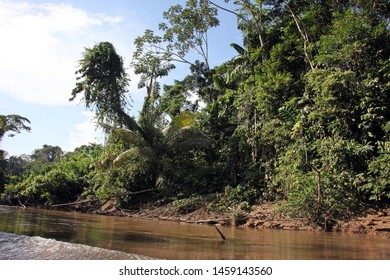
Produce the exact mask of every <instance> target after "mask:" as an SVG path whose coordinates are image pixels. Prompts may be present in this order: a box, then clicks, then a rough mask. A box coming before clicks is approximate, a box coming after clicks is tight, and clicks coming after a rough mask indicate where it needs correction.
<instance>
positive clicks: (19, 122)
mask: <svg viewBox="0 0 390 280" xmlns="http://www.w3.org/2000/svg"><path fill="white" fill-rule="evenodd" d="M29 123H30V121H29V120H28V119H27V118H25V117H22V116H19V115H0V142H1V140H2V139H3V137H4V135H5V134H6V133H9V132H11V133H10V134H9V135H8V136H9V137H14V136H15V133H20V132H21V131H22V130H26V131H30V130H31V128H30V127H29V126H28V124H29ZM4 157H5V156H4V151H3V150H0V193H1V192H2V191H3V189H4V183H5V168H6V160H5V158H4Z"/></svg>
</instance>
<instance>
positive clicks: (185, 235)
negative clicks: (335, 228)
mask: <svg viewBox="0 0 390 280" xmlns="http://www.w3.org/2000/svg"><path fill="white" fill-rule="evenodd" d="M221 230H222V231H223V233H224V235H225V236H226V239H227V240H226V241H222V240H221V239H220V237H219V235H218V233H217V231H216V230H215V228H214V227H213V226H207V225H194V224H185V223H176V222H165V221H164V222H163V221H150V220H140V219H132V218H124V217H108V216H98V215H88V214H80V213H69V212H61V211H48V210H38V209H20V208H11V207H0V232H1V231H3V232H9V233H16V234H21V235H29V236H40V237H44V238H51V239H56V240H59V241H65V242H71V243H78V244H85V245H89V246H93V247H100V248H105V249H110V250H117V251H122V252H127V253H133V254H137V255H145V256H150V257H155V258H165V259H390V250H389V249H390V242H389V240H387V239H383V238H379V237H370V236H364V235H352V234H336V233H317V232H295V231H271V230H248V229H240V228H225V227H224V228H221ZM0 246H1V245H0Z"/></svg>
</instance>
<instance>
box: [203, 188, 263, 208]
mask: <svg viewBox="0 0 390 280" xmlns="http://www.w3.org/2000/svg"><path fill="white" fill-rule="evenodd" d="M257 198H258V195H257V191H256V189H255V188H253V187H248V186H243V185H238V186H236V187H232V186H226V187H225V190H224V193H222V194H219V195H218V197H217V199H216V200H215V201H213V202H211V203H210V204H209V205H208V209H209V210H210V211H213V212H227V213H229V212H234V211H237V210H241V211H249V210H250V208H251V205H253V204H254V203H255V202H256V199H257Z"/></svg>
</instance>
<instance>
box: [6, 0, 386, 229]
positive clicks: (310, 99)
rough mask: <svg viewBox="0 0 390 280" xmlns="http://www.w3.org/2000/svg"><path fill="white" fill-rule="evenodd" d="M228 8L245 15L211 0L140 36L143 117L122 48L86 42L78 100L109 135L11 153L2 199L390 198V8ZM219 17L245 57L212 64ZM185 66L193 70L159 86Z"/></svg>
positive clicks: (319, 208)
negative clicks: (234, 32) (66, 146)
mask: <svg viewBox="0 0 390 280" xmlns="http://www.w3.org/2000/svg"><path fill="white" fill-rule="evenodd" d="M225 2H234V3H233V4H234V6H235V7H236V9H235V10H228V9H226V7H227V6H224V3H220V2H218V3H217V2H215V3H214V2H212V1H207V0H197V1H196V0H189V1H187V3H186V6H185V7H182V6H180V5H176V6H172V7H171V8H170V9H169V10H168V11H167V12H165V13H164V18H165V19H166V22H164V23H162V24H160V26H159V30H157V31H152V30H146V31H145V33H144V34H143V35H142V36H140V37H138V38H137V39H136V40H135V46H136V51H135V53H134V55H133V61H132V63H131V66H132V69H133V70H134V72H135V73H136V74H138V75H139V76H140V82H139V87H140V88H144V89H145V93H146V97H145V101H144V105H143V108H142V110H141V112H140V114H139V116H138V118H136V119H135V118H134V117H131V116H129V114H128V109H129V100H130V99H129V95H128V84H129V78H128V76H127V75H126V73H125V71H124V66H123V62H122V58H121V57H120V56H119V55H118V54H117V53H116V51H115V48H114V47H113V46H112V44H110V43H107V42H102V43H99V44H97V45H95V46H94V47H92V48H87V49H85V52H84V53H83V57H82V60H81V61H80V65H79V69H78V71H77V72H76V73H77V75H78V79H77V83H76V87H75V89H74V90H73V92H72V97H71V100H73V99H74V98H76V97H77V96H82V98H83V102H84V104H85V105H86V107H87V108H90V109H91V110H92V111H94V112H95V113H96V120H97V122H98V124H99V125H100V126H101V127H103V128H104V129H105V131H106V132H107V135H109V137H108V140H107V143H106V144H105V145H104V147H102V146H98V145H90V146H83V147H80V148H78V149H76V150H75V151H74V152H71V153H66V154H64V153H63V152H62V151H61V150H60V148H58V147H51V146H45V147H43V148H42V149H38V150H36V151H35V152H34V153H33V154H32V155H31V156H30V157H25V158H24V157H10V158H8V159H3V162H2V166H3V173H4V176H3V177H4V178H3V179H2V180H3V181H4V183H5V189H4V193H3V198H4V199H8V200H11V201H19V203H28V202H29V203H32V204H46V205H51V204H56V203H64V202H71V201H74V200H76V199H77V198H80V197H84V198H89V199H94V198H112V197H116V198H117V199H118V201H120V203H121V205H122V207H130V208H134V207H139V205H140V203H152V202H153V203H166V202H172V201H176V205H178V208H180V207H181V206H183V205H184V206H187V207H189V208H191V207H195V208H196V207H197V206H199V205H201V204H202V199H201V197H205V196H207V195H209V194H216V193H217V194H218V195H217V196H216V198H215V199H214V200H213V202H211V203H210V204H209V209H210V210H213V211H232V209H233V210H234V211H236V210H239V211H245V210H247V209H249V208H250V205H252V204H254V203H261V202H263V201H276V202H281V201H283V202H285V205H286V206H287V208H288V209H289V211H290V213H291V214H294V215H299V216H303V217H306V218H309V219H311V220H313V221H317V222H319V223H321V222H323V221H324V220H326V219H343V218H349V217H350V216H351V215H353V214H354V213H356V212H357V211H359V209H360V210H361V209H363V208H364V206H367V205H370V204H371V205H372V204H374V203H378V202H379V203H386V202H387V201H388V199H389V198H390V3H389V2H388V1H387V0H367V1H362V0H349V1H336V0H322V1H282V0H268V1H260V0H255V1H251V0H235V1H227V0H226V1H225ZM218 12H220V13H222V12H227V13H231V14H232V15H234V16H235V17H236V18H237V23H238V28H239V30H241V31H242V35H243V45H242V46H240V44H236V43H234V42H232V45H231V47H233V48H234V49H235V50H236V51H237V56H236V57H234V58H233V59H231V60H230V61H226V62H225V63H223V64H222V65H219V66H217V67H214V68H211V67H210V62H209V50H208V46H209V44H208V40H207V38H208V37H207V35H208V30H209V29H210V28H214V27H217V26H218V24H219V20H218ZM157 34H159V35H157ZM189 53H191V54H192V55H189ZM193 53H195V54H197V55H196V57H194V55H193ZM178 63H184V64H187V65H188V69H189V72H188V75H187V76H186V77H185V78H184V79H183V80H180V81H178V80H177V81H174V83H173V84H170V85H161V84H160V82H161V78H163V77H166V76H169V74H170V72H171V70H173V69H174V68H175V67H176V65H177V64H178ZM193 96H196V97H197V98H198V99H197V100H196V101H191V100H193V98H191V97H193ZM200 104H202V106H200ZM2 125H3V124H2ZM2 131H3V130H2ZM4 183H3V184H4ZM185 208H186V207H182V208H180V209H185Z"/></svg>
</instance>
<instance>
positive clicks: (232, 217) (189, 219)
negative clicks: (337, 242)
mask: <svg viewBox="0 0 390 280" xmlns="http://www.w3.org/2000/svg"><path fill="white" fill-rule="evenodd" d="M95 213H97V214H104V215H121V216H129V217H134V218H141V219H154V220H167V221H177V222H185V223H196V224H216V225H221V226H239V227H246V228H254V229H273V230H295V231H332V232H344V233H354V234H368V235H376V236H384V237H386V238H390V208H389V207H386V208H382V209H373V208H370V209H368V210H366V211H365V212H364V213H362V214H360V215H359V216H357V217H354V218H352V219H350V220H348V221H341V220H332V225H331V227H327V228H325V227H324V226H321V225H318V224H316V223H313V222H310V221H308V220H307V219H298V218H291V217H290V216H289V215H287V214H286V213H285V212H284V211H282V210H281V208H280V206H279V205H276V204H273V203H264V204H262V205H255V206H253V207H252V209H251V211H249V212H247V213H242V212H241V213H239V215H237V214H227V213H210V212H208V211H207V209H206V207H200V208H198V209H196V210H194V211H191V212H189V213H184V214H183V213H178V211H177V210H176V209H175V208H174V207H172V206H171V205H169V204H168V205H164V206H159V207H147V208H143V209H141V210H138V211H125V210H121V209H118V208H117V206H116V205H115V203H112V202H108V203H106V204H105V205H103V206H102V207H101V208H100V209H99V210H98V211H96V212H95Z"/></svg>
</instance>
